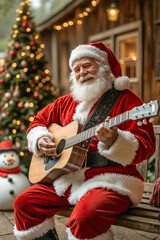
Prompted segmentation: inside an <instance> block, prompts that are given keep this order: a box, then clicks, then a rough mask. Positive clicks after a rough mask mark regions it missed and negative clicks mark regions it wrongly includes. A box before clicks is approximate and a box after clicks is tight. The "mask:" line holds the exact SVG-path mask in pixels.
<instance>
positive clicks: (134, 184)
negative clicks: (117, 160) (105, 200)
mask: <svg viewBox="0 0 160 240" xmlns="http://www.w3.org/2000/svg"><path fill="white" fill-rule="evenodd" d="M85 170H86V169H81V170H80V171H78V172H76V173H71V174H66V175H63V176H61V177H60V178H58V179H57V180H56V181H55V182H54V183H53V186H54V187H55V190H56V193H57V195H59V196H63V194H64V193H65V191H66V190H67V188H68V187H69V186H71V193H70V196H69V198H68V201H69V203H70V204H71V205H76V204H77V203H78V201H79V200H80V198H81V197H82V196H84V195H85V194H86V193H87V192H88V191H89V190H91V189H94V188H107V189H112V190H113V191H115V192H118V193H119V194H121V195H125V196H128V197H129V198H130V200H131V202H132V204H133V205H137V204H138V203H139V202H140V201H141V198H142V194H143V187H144V185H143V182H142V181H141V180H140V179H138V178H136V177H134V176H128V175H122V174H115V173H105V174H100V175H96V176H94V177H93V178H91V179H89V180H87V181H85V175H84V173H85Z"/></svg>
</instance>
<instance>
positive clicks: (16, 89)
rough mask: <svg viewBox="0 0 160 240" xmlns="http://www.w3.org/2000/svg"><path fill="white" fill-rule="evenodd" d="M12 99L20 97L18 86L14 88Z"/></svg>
mask: <svg viewBox="0 0 160 240" xmlns="http://www.w3.org/2000/svg"><path fill="white" fill-rule="evenodd" d="M13 97H17V98H19V97H20V90H19V86H18V85H16V87H15V90H14V92H13Z"/></svg>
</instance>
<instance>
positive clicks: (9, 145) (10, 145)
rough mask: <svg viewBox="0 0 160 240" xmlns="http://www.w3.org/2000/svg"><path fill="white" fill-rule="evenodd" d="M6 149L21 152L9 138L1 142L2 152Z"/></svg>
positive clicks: (0, 148)
mask: <svg viewBox="0 0 160 240" xmlns="http://www.w3.org/2000/svg"><path fill="white" fill-rule="evenodd" d="M6 151H14V152H16V153H19V150H18V149H17V148H14V147H13V143H12V142H11V141H9V140H8V141H3V142H0V153H1V152H6Z"/></svg>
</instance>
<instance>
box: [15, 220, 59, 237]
mask: <svg viewBox="0 0 160 240" xmlns="http://www.w3.org/2000/svg"><path fill="white" fill-rule="evenodd" d="M54 227H55V224H54V219H53V218H47V219H46V220H45V221H44V222H42V223H40V224H38V225H37V226H34V227H31V228H29V229H28V230H25V231H18V230H17V228H16V225H15V226H14V235H15V236H16V238H17V239H18V240H28V239H30V240H33V239H35V238H36V239H37V238H39V237H41V236H43V235H44V234H46V233H47V232H48V231H49V230H51V229H53V228H54Z"/></svg>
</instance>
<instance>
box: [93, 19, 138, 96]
mask: <svg viewBox="0 0 160 240" xmlns="http://www.w3.org/2000/svg"><path fill="white" fill-rule="evenodd" d="M142 26H143V25H142V21H135V22H132V23H127V24H123V25H121V26H118V27H115V28H112V29H109V30H106V31H103V32H100V33H97V34H94V35H92V36H90V37H89V39H88V41H89V42H98V41H101V42H103V43H105V42H106V41H107V40H108V41H109V43H110V48H111V50H112V51H113V53H114V54H115V55H116V57H117V58H118V57H119V54H118V52H117V47H118V46H117V39H118V37H119V38H120V36H121V37H123V36H125V35H126V36H127V34H128V36H131V35H132V34H135V33H136V34H137V55H138V61H137V65H136V67H137V70H136V71H137V81H136V83H138V94H139V96H140V97H142V82H143V77H142V66H143V62H142V56H143V48H142ZM132 82H135V81H132V80H131V83H132Z"/></svg>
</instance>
